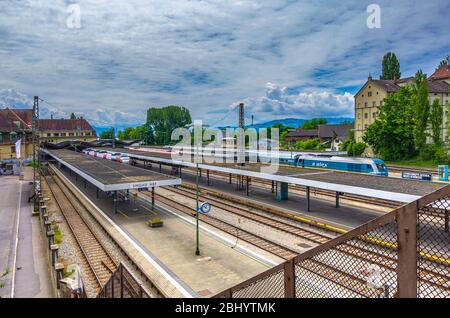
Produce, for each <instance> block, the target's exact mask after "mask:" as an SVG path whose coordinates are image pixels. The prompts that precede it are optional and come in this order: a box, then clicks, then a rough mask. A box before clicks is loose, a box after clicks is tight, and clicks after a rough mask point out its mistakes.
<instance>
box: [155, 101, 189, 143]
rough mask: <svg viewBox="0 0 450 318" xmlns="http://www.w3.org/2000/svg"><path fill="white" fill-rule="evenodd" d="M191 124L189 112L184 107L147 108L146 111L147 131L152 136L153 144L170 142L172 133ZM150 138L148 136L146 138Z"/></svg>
mask: <svg viewBox="0 0 450 318" xmlns="http://www.w3.org/2000/svg"><path fill="white" fill-rule="evenodd" d="M191 123H192V118H191V115H190V113H189V110H188V109H187V108H185V107H181V106H175V105H170V106H166V107H163V108H154V107H152V108H149V109H148V111H147V125H148V127H147V129H146V132H149V131H151V132H152V133H153V134H154V136H153V139H154V142H155V143H156V144H159V145H165V144H168V143H170V142H171V140H170V138H171V135H172V131H173V130H174V129H176V128H180V127H184V126H186V125H188V124H191ZM149 127H151V130H150V129H149ZM147 138H150V136H147Z"/></svg>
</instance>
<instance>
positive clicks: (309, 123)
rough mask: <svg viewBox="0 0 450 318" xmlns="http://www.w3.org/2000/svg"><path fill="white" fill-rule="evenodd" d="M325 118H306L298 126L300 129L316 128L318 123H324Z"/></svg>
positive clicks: (325, 121)
mask: <svg viewBox="0 0 450 318" xmlns="http://www.w3.org/2000/svg"><path fill="white" fill-rule="evenodd" d="M326 123H327V120H326V119H325V118H313V119H311V120H306V121H305V122H304V123H303V124H302V125H301V126H300V128H302V129H317V128H318V127H319V125H325V124H326Z"/></svg>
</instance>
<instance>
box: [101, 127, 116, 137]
mask: <svg viewBox="0 0 450 318" xmlns="http://www.w3.org/2000/svg"><path fill="white" fill-rule="evenodd" d="M113 138H114V129H113V128H111V129H108V130H104V131H102V132H101V133H100V139H113Z"/></svg>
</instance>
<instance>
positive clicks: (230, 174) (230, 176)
mask: <svg viewBox="0 0 450 318" xmlns="http://www.w3.org/2000/svg"><path fill="white" fill-rule="evenodd" d="M228 183H229V184H231V173H230V181H229V182H228Z"/></svg>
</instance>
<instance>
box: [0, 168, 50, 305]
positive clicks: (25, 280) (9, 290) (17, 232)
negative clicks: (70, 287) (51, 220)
mask: <svg viewBox="0 0 450 318" xmlns="http://www.w3.org/2000/svg"><path fill="white" fill-rule="evenodd" d="M31 191H32V185H30V184H29V180H26V181H20V180H19V177H18V176H1V177H0V193H1V196H2V200H0V219H1V220H2V222H0V255H1V257H0V271H1V272H4V271H5V270H6V269H8V270H9V274H7V275H6V276H5V277H4V278H3V283H4V284H5V286H4V288H2V289H0V296H2V297H7V298H9V297H11V296H12V297H20V298H32V297H53V294H52V293H53V292H52V288H51V281H50V273H49V268H48V262H47V256H46V251H45V246H44V242H43V239H42V234H41V231H40V226H39V219H38V218H37V217H33V216H32V214H31V212H32V205H31V204H30V203H28V198H29V196H30V194H31Z"/></svg>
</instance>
